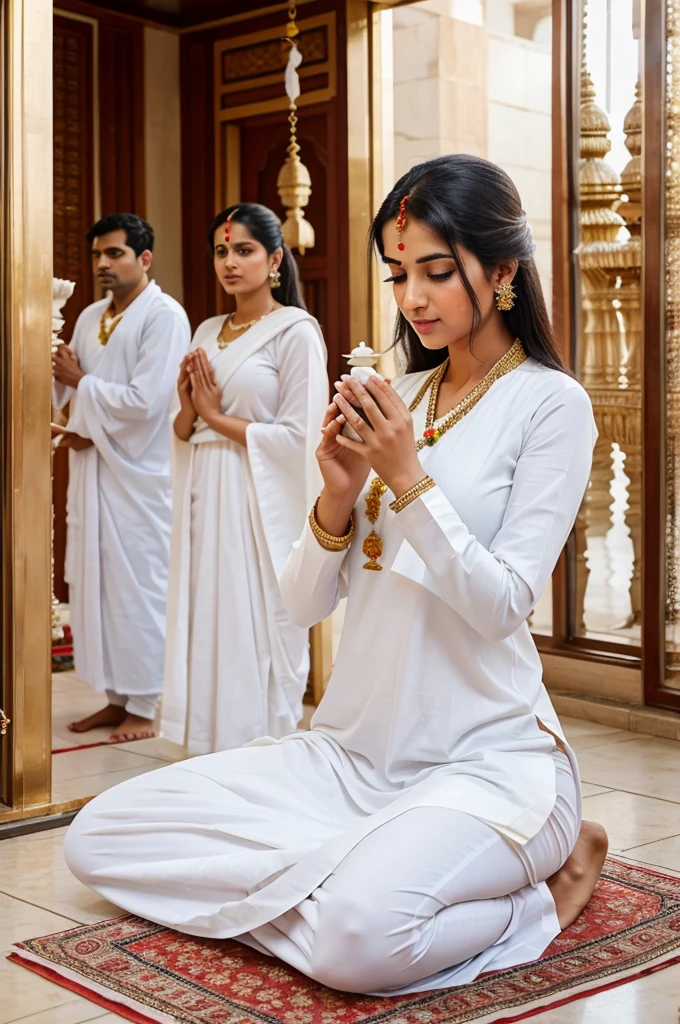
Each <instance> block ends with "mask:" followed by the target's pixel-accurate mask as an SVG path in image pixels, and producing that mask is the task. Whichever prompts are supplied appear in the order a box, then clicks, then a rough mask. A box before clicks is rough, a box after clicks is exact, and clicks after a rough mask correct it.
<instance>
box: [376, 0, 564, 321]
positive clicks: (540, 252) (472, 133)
mask: <svg viewBox="0 0 680 1024" xmlns="http://www.w3.org/2000/svg"><path fill="white" fill-rule="evenodd" d="M534 6H535V11H534V12H533V20H532V21H531V22H528V21H527V18H526V13H527V12H526V11H525V10H524V8H525V7H526V4H522V5H519V7H516V5H515V4H513V3H512V2H511V0H486V2H485V3H484V4H483V5H482V3H481V2H479V0H426V2H424V3H419V4H414V5H412V6H407V7H402V8H397V9H396V10H395V11H393V12H392V14H391V17H392V19H393V22H392V24H393V33H392V38H393V90H394V137H393V148H394V154H393V156H394V170H395V176H396V177H399V175H400V174H403V173H404V172H405V171H406V170H407V169H408V168H409V167H412V166H413V165H414V164H416V163H419V162H420V161H422V160H426V159H428V158H430V157H433V156H437V155H439V154H442V153H452V152H465V153H473V154H475V155H478V156H484V157H487V158H488V159H489V160H493V161H494V162H495V163H498V164H500V166H501V167H503V168H504V169H505V170H507V171H508V173H509V174H510V175H511V177H512V178H513V180H514V181H515V183H516V184H517V187H518V188H519V191H520V195H521V196H522V200H523V203H524V208H525V209H526V211H527V215H528V217H529V221H530V223H531V225H532V227H533V230H534V234H535V236H536V243H537V251H536V262H537V265H538V269H539V273H540V275H541V280H542V282H543V287H544V289H545V292H546V299H547V301H548V306H550V300H551V291H552V288H551V285H552V260H551V255H552V254H551V108H550V104H551V76H552V56H551V51H550V45H549V38H550V34H549V32H547V31H546V24H545V18H544V17H542V10H541V9H540V5H539V4H536V5H534ZM520 15H522V16H521V17H520ZM527 24H531V25H534V24H535V25H536V32H535V35H536V40H537V41H536V40H534V39H526V38H524V37H522V36H520V35H518V34H517V32H519V31H524V29H525V26H526V25H527ZM546 40H548V42H546ZM386 142H387V144H388V145H389V140H386ZM391 155H392V154H390V156H391Z"/></svg>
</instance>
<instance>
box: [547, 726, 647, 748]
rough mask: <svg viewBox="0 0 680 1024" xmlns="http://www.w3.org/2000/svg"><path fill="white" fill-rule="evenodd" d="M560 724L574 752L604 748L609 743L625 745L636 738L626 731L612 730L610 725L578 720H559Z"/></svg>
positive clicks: (633, 734) (634, 734)
mask: <svg viewBox="0 0 680 1024" xmlns="http://www.w3.org/2000/svg"><path fill="white" fill-rule="evenodd" d="M560 722H561V724H562V728H563V729H564V732H565V734H566V737H567V739H568V741H569V743H570V745H571V746H572V747H573V748H574V750H576V751H579V750H588V749H590V748H591V747H601V746H606V745H607V744H609V743H625V742H626V741H627V740H630V739H635V738H636V736H637V734H636V733H632V732H629V731H628V730H627V729H613V728H612V727H611V726H610V725H600V724H599V723H598V722H584V721H581V719H580V718H560Z"/></svg>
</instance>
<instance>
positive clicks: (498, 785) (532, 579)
mask: <svg viewBox="0 0 680 1024" xmlns="http://www.w3.org/2000/svg"><path fill="white" fill-rule="evenodd" d="M423 379H424V376H423V375H422V374H414V375H411V376H407V377H405V378H403V379H402V380H400V381H398V382H397V384H396V386H397V388H398V390H399V392H400V393H401V395H402V396H403V398H404V400H405V401H406V402H407V403H408V402H409V401H410V400H411V399H412V398H413V396H414V395H415V394H416V392H417V390H418V388H419V387H420V386H421V384H422V382H423ZM425 409H426V404H425V402H423V403H422V405H421V406H420V407H419V408H418V409H417V410H416V412H415V414H414V427H415V433H416V436H420V435H421V433H422V430H423V427H424V418H425ZM595 436H596V432H595V426H594V421H593V416H592V410H591V406H590V401H589V399H588V396H587V395H586V393H585V391H584V390H583V389H582V388H581V386H580V385H579V384H578V383H577V382H576V381H575V380H573V379H572V378H571V377H569V376H568V375H566V374H563V373H560V372H558V371H553V370H548V369H546V368H544V367H542V366H540V365H539V364H537V363H536V362H535V361H533V360H531V359H529V360H527V361H526V362H525V363H523V364H522V365H521V366H520V367H518V368H517V369H515V370H513V371H512V372H511V373H508V374H507V375H506V376H504V377H502V378H500V379H499V380H498V381H496V382H495V383H494V384H493V386H492V387H491V388H490V390H489V391H488V392H487V394H486V395H485V396H484V397H483V398H482V399H481V400H480V401H479V403H478V404H477V405H476V406H475V407H474V408H473V409H472V410H471V411H470V412H469V413H468V415H467V416H466V417H465V418H464V419H463V420H462V421H460V422H459V423H458V424H457V425H456V426H455V427H453V428H452V429H451V430H449V431H448V432H447V433H445V434H444V435H443V436H442V437H441V439H440V440H439V442H438V443H437V444H436V445H435V446H434V447H432V448H425V449H424V450H423V451H422V452H421V455H420V458H421V462H422V465H423V469H424V470H425V471H426V472H427V473H428V474H430V475H431V476H432V477H433V479H434V480H435V481H436V483H437V486H436V487H435V488H434V489H433V490H430V491H428V492H427V493H426V494H424V495H423V496H422V497H420V498H418V499H417V500H415V501H414V502H413V503H412V504H410V505H408V506H407V507H406V508H405V509H404V510H403V511H402V512H400V513H399V514H394V513H393V512H392V511H391V510H389V508H388V503H389V501H390V499H391V497H392V495H390V494H389V493H388V494H386V495H385V496H384V498H383V502H382V511H381V514H380V517H379V519H378V521H377V522H376V523H375V526H374V528H375V530H376V532H377V533H378V534H379V535H380V536H381V537H382V540H383V545H384V551H383V555H382V558H381V562H382V565H383V569H382V571H381V572H369V571H367V570H365V569H364V564H365V562H366V558H365V556H364V555H363V553H362V550H361V546H362V542H363V540H364V538H365V537H366V535H367V534H368V533H369V532H370V530H371V528H372V527H371V524H370V523H369V522H368V520H367V519H366V517H365V516H364V514H363V509H364V503H363V501H362V500H360V501H359V502H358V504H357V520H358V529H357V536H356V539H355V540H354V542H353V544H352V545H351V547H350V549H349V550H348V551H346V552H339V553H334V552H328V551H326V550H324V549H323V548H321V547H320V546H319V544H318V543H317V541H316V540H315V538H314V536H313V534H312V533H311V530H310V529H309V526H306V527H305V529H304V532H303V534H302V537H301V539H300V540H299V541H298V542H297V543H296V545H295V547H294V550H293V552H292V554H291V556H290V558H289V560H288V562H287V564H286V567H285V569H284V570H283V574H282V578H281V585H282V592H283V595H284V600H285V601H286V602H287V606H288V609H289V611H290V613H291V615H292V616H293V618H294V619H295V620H296V621H297V622H298V623H299V624H300V625H310V624H311V623H313V622H316V621H317V620H319V619H321V618H323V617H324V616H326V615H329V614H330V613H331V612H332V610H333V609H334V608H335V606H336V605H337V603H338V601H339V600H340V598H341V596H342V595H344V594H346V595H347V598H348V600H347V609H346V616H345V623H344V629H343V633H342V638H341V641H340V647H339V650H338V654H337V658H336V663H335V667H334V671H333V674H332V677H331V680H330V683H329V686H328V689H327V692H326V694H325V696H324V698H323V700H322V701H321V704H320V705H319V707H318V709H317V712H316V714H315V716H314V718H313V720H312V726H311V729H310V731H309V732H306V733H305V732H299V733H295V734H293V735H291V736H287V737H285V738H283V739H281V740H272V739H266V738H264V739H261V740H258V741H255V742H254V743H252V744H249V745H248V746H246V747H243V748H241V749H237V750H228V751H225V752H224V753H220V754H214V755H209V756H207V757H200V758H196V759H194V760H191V761H186V762H183V763H182V764H179V765H173V766H172V767H170V768H166V769H161V770H160V771H157V772H153V773H151V774H149V775H146V776H144V777H142V778H140V779H134V780H132V781H131V782H129V783H124V784H123V785H122V786H120V787H116V788H115V789H113V790H111V791H109V792H108V793H106V794H104V795H103V796H101V797H98V798H97V799H96V800H94V801H93V802H92V804H90V805H89V806H88V807H87V808H86V809H85V810H84V811H83V812H82V814H81V816H80V817H79V818H78V820H77V822H76V825H75V826H74V829H75V833H74V838H73V840H72V843H71V846H72V848H73V850H74V851H75V850H76V848H79V844H80V845H82V844H83V843H87V855H86V857H85V859H86V860H87V871H88V876H87V877H88V883H89V884H91V885H93V886H94V885H95V882H96V886H95V887H96V888H97V891H98V892H100V893H102V895H104V896H106V897H107V898H108V899H111V900H113V901H115V902H117V903H119V904H120V905H121V906H123V907H125V908H126V909H128V910H130V911H132V912H133V913H136V914H139V915H141V916H148V917H151V918H152V919H153V920H157V921H161V923H163V924H166V925H169V926H171V927H175V928H178V929H180V930H182V931H187V932H189V933H191V934H194V935H203V936H209V937H213V938H228V937H234V936H238V935H244V934H245V933H249V932H250V933H252V932H253V931H254V930H255V929H257V928H258V927H260V926H261V925H264V924H266V923H268V922H272V921H276V920H277V919H278V918H280V917H281V916H282V915H284V914H285V913H286V912H287V911H288V910H290V909H291V908H293V907H295V906H296V905H297V904H299V903H300V902H301V901H302V900H304V899H305V898H306V897H307V896H309V895H310V894H311V893H312V892H313V891H314V890H315V889H316V888H317V887H318V886H319V885H321V883H322V882H323V881H324V879H326V878H327V877H328V876H329V875H330V874H331V873H332V872H333V870H334V869H335V868H336V867H337V865H338V864H339V863H340V862H341V861H342V860H343V859H344V858H345V857H346V856H347V854H348V853H349V852H350V851H351V850H352V849H353V848H354V847H355V846H356V845H357V844H358V843H360V842H361V840H362V839H363V838H364V837H366V836H367V835H369V834H370V833H371V832H373V831H374V830H375V829H377V828H378V827H379V826H380V825H382V824H384V823H386V822H388V821H390V820H391V819H393V818H396V817H397V816H399V815H401V814H402V813H404V812H405V811H407V810H409V809H411V808H414V807H423V806H430V807H443V808H452V809H454V810H458V811H462V812H465V813H467V814H470V815H472V816H474V817H475V818H477V819H479V820H481V821H483V822H486V823H487V824H489V825H490V826H492V827H493V828H494V829H495V830H497V831H498V832H499V833H501V834H502V835H504V836H506V837H508V838H509V839H511V840H513V841H514V842H516V843H518V844H521V845H523V844H526V843H527V842H528V840H529V839H530V838H532V837H533V836H535V835H536V834H537V833H538V832H539V831H540V830H541V828H542V826H543V824H544V823H545V821H546V820H547V819H548V817H549V816H550V813H551V811H552V808H553V805H554V803H555V792H556V790H555V762H554V759H553V757H552V756H551V755H552V752H553V750H554V740H553V738H552V737H551V736H550V735H549V734H547V733H545V732H543V731H542V730H541V729H540V728H539V726H538V723H537V718H539V719H540V720H541V721H542V722H543V723H544V724H545V725H547V726H548V727H549V728H550V729H552V730H553V731H554V732H555V733H556V734H558V735H560V736H562V731H561V729H560V725H559V722H558V721H557V717H556V715H555V712H554V709H553V707H552V704H551V702H550V699H549V697H548V694H547V692H546V690H545V688H544V686H543V682H542V678H541V664H540V660H539V658H538V654H537V652H536V648H535V646H534V643H533V641H532V638H531V635H530V632H529V629H528V626H527V624H526V618H527V616H528V615H529V613H530V611H531V609H532V607H533V604H534V603H535V601H536V600H537V598H538V596H539V595H540V593H541V591H542V590H543V588H544V586H545V585H546V583H547V582H548V580H549V578H550V575H551V573H552V570H553V568H554V565H555V562H556V560H557V558H558V556H559V553H560V551H561V549H562V547H563V545H564V542H565V540H566V538H567V536H568V534H569V531H570V529H571V527H572V524H573V521H574V519H575V516H576V512H577V510H578V507H579V504H580V502H581V499H582V497H583V494H584V491H585V488H586V485H587V481H588V475H589V471H590V464H591V457H592V449H593V445H594V441H595ZM369 485H370V479H369V481H368V483H367V486H369ZM569 753H570V759H571V760H572V765H573V768H574V771H575V773H576V778H577V780H578V775H577V770H576V765H575V761H574V760H573V755H571V752H569ZM579 812H580V809H579V808H576V814H577V815H578V813H579ZM72 831H73V830H72ZM171 835H175V836H176V844H175V842H174V841H173V850H174V845H176V846H177V853H176V855H173V856H172V857H169V856H168V853H167V847H168V842H169V839H168V837H169V836H171ZM424 841H426V837H424ZM117 850H118V851H119V853H117V852H116V851H117ZM123 851H124V857H123ZM404 885H408V878H405V879H404ZM159 894H162V898H161V899H159ZM520 940H523V936H519V938H518V948H522V950H523V954H522V955H523V956H524V959H526V949H527V948H528V947H527V946H526V945H523V942H522V941H520ZM533 941H536V940H535V937H534V940H533ZM530 945H531V942H529V946H530ZM539 946H540V943H539ZM539 946H537V947H536V951H535V952H536V955H539V954H540V952H541V951H542V948H543V946H540V948H539ZM480 962H481V961H480ZM475 963H476V962H475ZM471 964H472V962H471ZM495 965H496V959H494V954H493V953H490V954H489V955H488V956H486V957H485V958H484V961H483V967H480V968H479V969H484V970H492V969H494V967H495ZM502 966H509V965H508V963H507V962H505V961H504V962H503V963H502ZM476 970H477V967H475V965H474V964H472V966H471V971H470V972H469V977H468V976H466V979H465V980H469V978H470V977H474V976H475V971H476Z"/></svg>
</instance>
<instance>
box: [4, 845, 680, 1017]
mask: <svg viewBox="0 0 680 1024" xmlns="http://www.w3.org/2000/svg"><path fill="white" fill-rule="evenodd" d="M15 948H16V950H17V952H16V953H13V954H12V955H11V956H10V959H11V960H14V961H16V962H17V963H20V964H23V966H25V967H28V968H29V969H30V970H34V971H36V972H37V973H39V974H42V975H43V976H45V977H47V978H50V979H51V980H52V981H55V982H56V983H57V984H59V985H63V986H65V987H66V988H68V989H71V990H72V991H74V992H77V993H78V994H80V995H83V996H85V997H87V998H88V999H91V1000H93V1001H94V1002H96V1003H99V1004H100V1005H101V1006H104V1007H106V1008H107V1009H109V1010H112V1011H114V1012H115V1013H118V1014H120V1015H121V1016H122V1017H126V1018H127V1019H129V1020H131V1021H136V1022H138V1024H148V1022H154V1024H336V1022H339V1024H378V1022H379V1024H466V1022H469V1021H474V1022H475V1024H490V1022H492V1021H493V1022H494V1024H501V1022H506V1024H509V1022H511V1021H520V1020H525V1019H526V1018H528V1017H531V1016H533V1015H534V1014H536V1013H539V1012H541V1011H542V1010H545V1009H550V1008H555V1007H557V1006H561V1005H563V1004H565V1003H569V1002H572V1001H573V1000H575V999H581V998H583V996H586V995H589V994H593V993H594V992H600V991H603V990H604V989H607V988H613V987H614V986H616V985H621V984H623V983H624V982H626V981H631V980H633V979H634V978H639V977H642V976H643V975H645V974H650V973H652V972H654V971H657V970H660V969H661V968H663V967H668V966H669V965H670V964H672V963H679V962H680V878H673V877H669V876H668V875H662V874H658V873H657V872H654V871H651V870H649V869H647V868H643V867H633V866H632V865H630V864H623V863H621V862H620V861H614V860H608V861H607V864H606V865H605V871H604V873H603V876H602V879H601V880H600V883H599V885H598V887H597V890H596V892H595V895H594V897H593V899H592V900H591V902H590V904H589V905H588V907H587V909H586V911H585V912H584V913H583V914H582V915H581V917H580V918H579V919H578V921H577V922H576V923H575V924H574V925H572V927H571V928H569V929H568V930H567V931H566V932H563V933H562V935H560V936H559V938H557V939H556V940H555V942H553V944H552V945H551V946H550V948H549V949H548V950H547V951H546V953H545V955H544V956H543V957H542V958H541V959H540V960H538V961H536V962H534V963H532V964H530V965H528V966H525V967H515V968H513V969H511V970H507V971H499V972H497V973H493V974H487V975H484V976H482V977H481V978H478V979H477V981H475V982H473V983H472V984H470V985H465V986H461V987H459V988H453V989H447V990H444V991H439V992H427V993H420V994H419V995H416V996H401V997H398V998H394V999H376V998H373V997H370V996H351V995H343V994H341V993H339V992H333V991H331V990H329V989H326V988H323V986H321V985H317V984H316V983H314V982H311V981H309V980H308V979H307V978H305V977H303V975H301V974H298V973H297V972H296V971H293V970H291V969H290V968H288V967H286V966H285V965H283V964H281V963H280V962H279V961H277V960H273V959H272V960H270V959H269V958H267V957H263V956H260V955H259V954H257V953H255V952H253V951H252V950H249V949H247V948H246V947H244V946H240V945H238V943H235V942H232V941H222V942H219V941H208V940H203V939H192V938H190V937H189V936H186V935H180V934H178V933H177V932H172V931H169V930H168V929H167V928H161V927H159V926H157V925H153V924H149V923H148V922H147V921H142V920H140V919H139V918H136V917H131V916H127V917H121V918H118V919H115V920H113V921H103V922H100V923H98V924H94V925H85V926H83V927H80V928H73V929H71V930H69V931H66V932H60V933H58V934H56V935H48V936H45V937H43V938H38V939H29V940H28V941H27V942H22V943H18V944H17V946H16V947H15Z"/></svg>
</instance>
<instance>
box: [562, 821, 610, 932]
mask: <svg viewBox="0 0 680 1024" xmlns="http://www.w3.org/2000/svg"><path fill="white" fill-rule="evenodd" d="M608 847H609V840H608V838H607V833H606V832H605V830H604V829H603V828H602V825H598V824H596V822H594V821H583V822H581V830H580V832H579V834H578V839H577V840H576V846H575V847H574V849H573V850H572V852H571V854H570V855H569V857H568V858H567V860H566V862H565V863H564V864H563V865H562V867H561V868H560V870H559V871H557V872H556V873H555V874H554V875H553V876H552V877H551V878H549V879H548V883H547V884H548V888H549V889H550V891H551V893H552V897H553V899H554V900H555V909H556V911H557V919H558V921H559V922H560V928H561V929H562V930H563V931H564V929H565V928H568V927H569V925H570V924H573V922H574V921H575V920H576V918H577V917H578V916H579V914H580V913H581V911H582V910H584V909H585V907H586V904H587V903H588V901H589V900H590V897H591V896H592V895H593V890H594V889H595V886H596V885H597V880H598V879H599V877H600V873H601V871H602V867H603V865H604V861H605V857H606V856H607V849H608Z"/></svg>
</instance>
